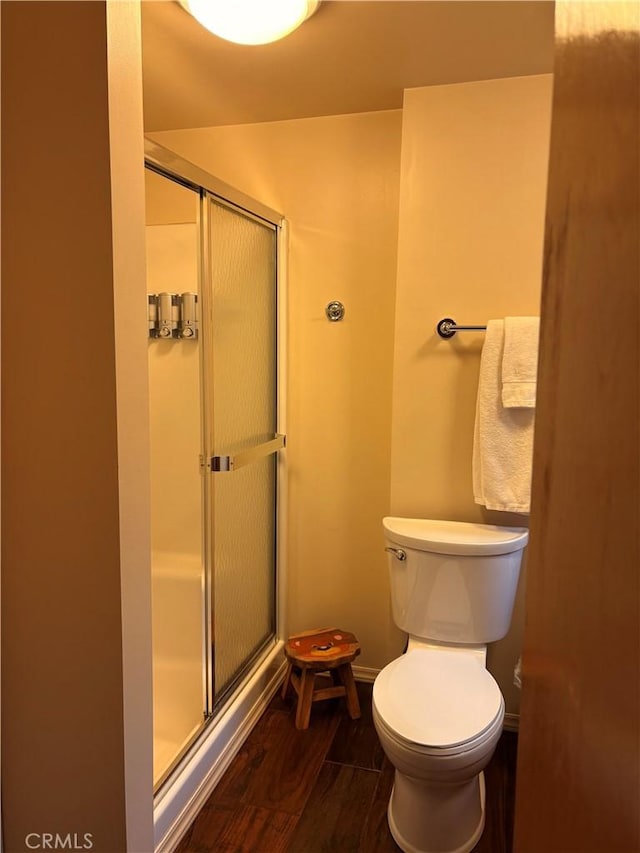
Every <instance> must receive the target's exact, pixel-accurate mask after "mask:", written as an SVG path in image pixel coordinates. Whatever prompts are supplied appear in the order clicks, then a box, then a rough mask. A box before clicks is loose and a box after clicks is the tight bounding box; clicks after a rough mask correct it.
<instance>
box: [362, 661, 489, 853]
mask: <svg viewBox="0 0 640 853" xmlns="http://www.w3.org/2000/svg"><path fill="white" fill-rule="evenodd" d="M503 719H504V700H503V698H502V694H501V692H500V689H499V687H498V685H497V684H496V682H495V680H494V679H493V677H492V676H491V675H490V674H489V673H488V672H487V670H486V669H484V668H482V666H481V665H480V664H479V663H478V660H477V658H476V657H475V656H472V655H470V656H468V657H465V656H463V655H461V654H458V653H457V652H447V651H446V650H442V651H438V650H426V649H425V650H422V649H415V650H412V651H409V652H407V654H406V655H404V656H403V657H402V658H398V659H397V660H394V661H392V663H390V664H389V665H388V666H386V667H385V668H384V669H383V670H382V672H381V673H380V675H379V676H378V678H377V679H376V682H375V684H374V689H373V720H374V725H375V727H376V731H377V732H378V737H379V738H380V743H381V744H382V748H383V750H384V752H385V754H386V755H387V757H388V758H389V760H390V761H391V763H392V764H393V765H394V767H395V769H396V776H395V783H394V789H393V793H392V795H391V799H390V801H389V807H388V812H387V814H388V821H389V828H390V830H391V834H392V835H393V837H394V839H395V841H396V843H397V844H398V845H399V847H400V848H401V849H402V850H404V851H406V853H425V851H428V853H436V851H437V853H454V851H455V853H468V851H470V850H472V849H473V847H474V846H475V845H476V844H477V842H478V840H479V839H480V836H481V835H482V830H483V828H484V778H483V776H482V771H483V769H484V768H485V767H486V765H487V764H488V762H489V760H490V758H491V756H492V754H493V751H494V749H495V746H496V744H497V742H498V739H499V737H500V734H501V732H502V723H503Z"/></svg>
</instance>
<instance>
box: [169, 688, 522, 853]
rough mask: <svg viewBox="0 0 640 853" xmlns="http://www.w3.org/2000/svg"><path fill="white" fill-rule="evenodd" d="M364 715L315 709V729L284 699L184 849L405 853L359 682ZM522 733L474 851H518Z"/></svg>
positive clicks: (494, 775)
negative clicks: (395, 833)
mask: <svg viewBox="0 0 640 853" xmlns="http://www.w3.org/2000/svg"><path fill="white" fill-rule="evenodd" d="M357 687H358V694H359V697H360V706H361V709H362V717H361V719H359V720H350V719H349V717H348V716H347V713H346V710H345V708H344V700H341V699H332V700H328V701H326V702H318V703H315V704H314V705H313V708H312V712H311V724H310V726H309V729H308V730H307V731H297V730H296V728H295V726H294V717H295V708H294V702H293V700H292V699H290V700H288V701H287V703H283V702H282V700H281V699H280V697H279V696H276V697H275V698H274V699H273V700H272V702H271V704H270V705H269V707H268V708H267V710H266V711H265V713H264V714H263V715H262V717H261V718H260V720H259V721H258V723H257V725H256V727H255V728H254V730H253V731H252V732H251V734H250V735H249V737H248V738H247V740H246V741H245V743H244V744H243V746H242V748H241V749H240V751H239V753H238V755H237V756H236V757H235V758H234V760H233V762H232V763H231V765H230V767H229V769H228V770H227V772H226V773H225V775H224V776H223V777H222V779H221V780H220V783H219V784H218V786H217V787H216V789H215V790H214V792H213V793H212V794H211V796H210V797H209V799H208V800H207V802H206V803H205V805H204V807H203V809H202V811H201V812H200V813H199V815H198V816H197V818H196V820H195V821H194V822H193V824H192V825H191V826H190V828H189V829H188V831H187V833H186V835H185V836H184V838H183V839H182V841H181V842H180V844H179V846H178V848H177V851H176V853H322V851H331V853H397V851H398V850H399V848H398V846H397V845H396V843H395V842H394V840H393V838H392V837H391V834H390V832H389V827H388V825H387V803H388V802H389V796H390V795H391V789H392V787H393V775H394V771H393V767H392V766H391V764H390V763H389V762H388V760H387V759H386V757H385V755H384V753H383V751H382V747H381V746H380V742H379V740H378V736H377V734H376V731H375V728H374V725H373V720H372V716H371V691H372V685H371V684H364V683H362V682H358V685H357ZM516 751H517V735H516V734H514V733H512V732H504V734H503V735H502V738H501V739H500V742H499V744H498V747H497V749H496V752H495V754H494V757H493V758H492V760H491V763H490V764H489V766H488V767H487V769H486V770H485V779H486V785H487V820H486V827H485V831H484V834H483V836H482V838H481V840H480V842H479V844H478V845H477V846H476V848H475V853H511V849H512V848H511V838H512V834H513V807H514V793H515V767H516Z"/></svg>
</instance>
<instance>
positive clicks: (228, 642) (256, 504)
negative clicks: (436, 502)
mask: <svg viewBox="0 0 640 853" xmlns="http://www.w3.org/2000/svg"><path fill="white" fill-rule="evenodd" d="M207 201H208V203H207V217H208V233H209V244H210V245H209V271H208V275H207V279H208V281H209V287H208V294H207V296H208V298H207V300H206V301H207V306H206V310H207V312H208V315H209V324H210V325H209V328H210V329H211V341H210V347H209V348H208V352H209V359H210V362H209V370H210V371H211V375H212V377H213V381H212V382H208V383H207V388H208V390H209V400H208V403H207V409H208V418H207V420H208V433H209V447H210V448H212V457H211V463H210V466H211V475H210V476H211V493H210V494H211V497H210V507H209V519H210V521H209V523H210V534H209V538H210V545H209V547H210V554H211V565H212V583H211V597H212V602H211V620H212V626H211V638H212V645H213V649H212V659H213V673H212V680H213V684H212V694H213V703H212V704H213V708H212V710H215V708H216V707H218V706H219V705H220V703H221V702H222V701H223V700H224V697H225V696H226V695H228V693H229V691H230V690H231V689H232V688H233V686H234V684H235V683H236V682H237V680H238V678H239V677H240V676H241V675H242V674H243V672H245V671H246V669H247V667H248V666H249V665H250V664H251V662H252V660H253V659H254V658H255V656H256V655H257V654H259V652H260V651H261V650H262V649H264V648H265V646H267V647H270V646H271V645H273V643H274V642H275V595H276V473H277V468H276V466H277V450H278V449H279V448H280V447H282V446H283V445H284V439H283V438H282V437H280V436H278V435H277V358H276V346H277V328H276V318H277V293H276V228H275V226H273V225H272V224H271V223H269V222H266V221H265V220H262V219H260V218H259V217H256V216H253V215H252V214H249V213H247V212H245V211H243V210H241V209H240V208H236V207H234V206H233V205H230V204H227V203H225V202H222V201H220V200H218V199H216V198H214V197H213V196H210V197H208V199H207Z"/></svg>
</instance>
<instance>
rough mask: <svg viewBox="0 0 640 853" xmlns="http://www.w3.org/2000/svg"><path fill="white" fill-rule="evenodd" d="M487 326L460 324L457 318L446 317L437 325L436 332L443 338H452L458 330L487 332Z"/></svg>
mask: <svg viewBox="0 0 640 853" xmlns="http://www.w3.org/2000/svg"><path fill="white" fill-rule="evenodd" d="M486 329H487V327H486V326H458V324H457V323H456V321H455V320H452V319H451V318H450V317H445V319H444V320H440V322H439V323H438V325H437V326H436V332H437V333H438V334H439V335H440V337H441V338H452V337H453V336H454V335H455V333H456V332H485V331H486Z"/></svg>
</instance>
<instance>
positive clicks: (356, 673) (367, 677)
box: [351, 665, 380, 684]
mask: <svg viewBox="0 0 640 853" xmlns="http://www.w3.org/2000/svg"><path fill="white" fill-rule="evenodd" d="M351 669H352V670H353V677H354V678H355V680H356V681H366V682H367V683H369V684H373V682H374V681H375V680H376V676H377V675H378V673H379V672H380V670H379V669H373V668H372V667H370V666H353V665H352V666H351Z"/></svg>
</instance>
